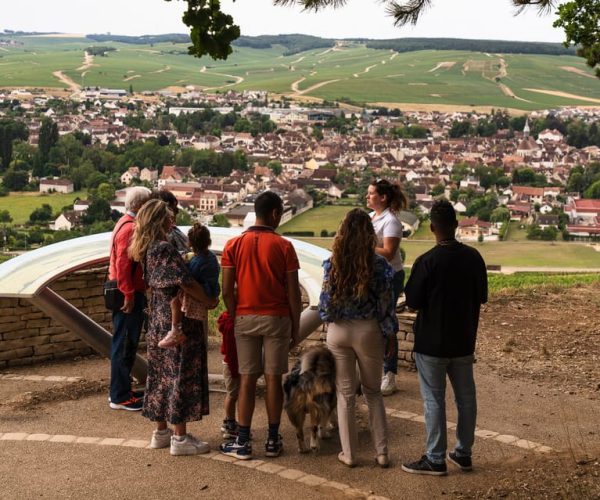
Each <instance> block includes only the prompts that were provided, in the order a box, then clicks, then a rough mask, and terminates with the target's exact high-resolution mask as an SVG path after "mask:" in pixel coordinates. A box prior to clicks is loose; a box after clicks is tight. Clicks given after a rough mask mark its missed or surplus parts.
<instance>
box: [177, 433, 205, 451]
mask: <svg viewBox="0 0 600 500" xmlns="http://www.w3.org/2000/svg"><path fill="white" fill-rule="evenodd" d="M209 451H210V446H209V444H208V443H205V442H204V441H200V440H199V439H197V438H195V437H194V436H192V435H191V434H186V435H185V437H184V438H183V439H182V440H179V439H177V437H175V436H172V437H171V455H199V454H201V453H208V452H209Z"/></svg>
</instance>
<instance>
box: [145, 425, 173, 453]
mask: <svg viewBox="0 0 600 500" xmlns="http://www.w3.org/2000/svg"><path fill="white" fill-rule="evenodd" d="M172 435H173V431H172V430H171V429H168V428H167V429H165V430H164V431H153V432H152V439H151V440H150V448H153V449H155V450H158V449H160V448H167V447H169V446H170V445H171V436H172Z"/></svg>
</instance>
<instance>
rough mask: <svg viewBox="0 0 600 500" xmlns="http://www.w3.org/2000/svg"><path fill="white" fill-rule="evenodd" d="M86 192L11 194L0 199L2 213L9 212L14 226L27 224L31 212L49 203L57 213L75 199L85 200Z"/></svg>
mask: <svg viewBox="0 0 600 500" xmlns="http://www.w3.org/2000/svg"><path fill="white" fill-rule="evenodd" d="M86 196H87V192H86V191H75V192H73V193H68V194H63V193H52V194H42V193H25V194H10V195H9V196H3V197H0V211H2V210H8V212H9V213H10V215H11V217H12V218H13V222H12V223H13V224H25V223H26V222H27V221H28V220H29V216H30V215H31V212H33V211H34V210H35V209H36V208H39V207H41V206H42V205H43V204H44V203H47V204H48V205H50V206H51V207H52V210H53V211H54V212H55V213H56V212H58V211H60V210H61V209H62V208H63V207H65V206H67V205H72V204H73V202H74V201H75V198H77V197H79V198H85V197H86Z"/></svg>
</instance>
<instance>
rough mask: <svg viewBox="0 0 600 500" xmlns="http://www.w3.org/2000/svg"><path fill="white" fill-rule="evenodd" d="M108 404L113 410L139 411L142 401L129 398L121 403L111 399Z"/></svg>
mask: <svg viewBox="0 0 600 500" xmlns="http://www.w3.org/2000/svg"><path fill="white" fill-rule="evenodd" d="M108 405H109V406H110V407H111V408H112V409H113V410H127V411H140V410H141V409H142V407H143V406H144V401H143V400H142V399H136V398H130V399H128V400H127V401H123V402H122V403H113V402H112V401H111V402H110V403H108Z"/></svg>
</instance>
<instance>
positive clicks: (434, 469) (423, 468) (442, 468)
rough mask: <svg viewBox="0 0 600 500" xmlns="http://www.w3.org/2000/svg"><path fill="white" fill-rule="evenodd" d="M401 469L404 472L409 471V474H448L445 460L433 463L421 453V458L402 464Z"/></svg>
mask: <svg viewBox="0 0 600 500" xmlns="http://www.w3.org/2000/svg"><path fill="white" fill-rule="evenodd" d="M402 470H403V471H404V472H410V473H411V474H428V475H430V476H445V475H446V474H448V468H447V467H446V462H444V463H443V464H435V463H433V462H432V461H431V460H429V459H428V458H427V455H423V456H422V457H421V459H420V460H418V461H416V462H411V463H408V464H402Z"/></svg>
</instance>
